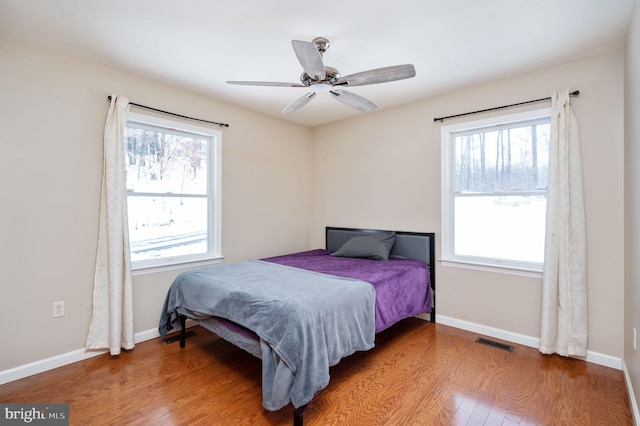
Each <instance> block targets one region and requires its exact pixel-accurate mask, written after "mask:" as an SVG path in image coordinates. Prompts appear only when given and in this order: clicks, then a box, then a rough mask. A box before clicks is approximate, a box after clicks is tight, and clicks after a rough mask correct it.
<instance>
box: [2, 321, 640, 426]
mask: <svg viewBox="0 0 640 426" xmlns="http://www.w3.org/2000/svg"><path fill="white" fill-rule="evenodd" d="M418 317H420V318H422V319H425V320H428V319H429V317H428V315H427V316H420V315H418ZM436 322H438V323H440V324H444V325H448V326H451V327H455V328H459V329H462V330H467V331H471V332H473V333H478V334H482V335H484V336H490V337H495V338H496V339H501V340H506V341H508V342H513V343H518V344H521V345H525V346H530V347H532V348H537V347H538V343H539V339H538V338H536V337H531V336H525V335H523V334H518V333H513V332H510V331H505V330H501V329H498V328H493V327H487V326H484V325H480V324H476V323H472V322H468V321H463V320H459V319H456V318H451V317H446V316H443V315H436ZM194 325H196V323H195V322H193V321H190V320H187V327H192V326H194ZM156 337H160V335H159V334H158V329H156V328H153V329H150V330H145V331H140V332H138V333H136V334H135V342H136V343H140V342H144V341H147V340H151V339H155V338H156ZM106 352H107V351H87V350H86V349H84V348H82V349H76V350H75V351H71V352H67V353H64V354H60V355H56V356H53V357H51V358H46V359H43V360H40V361H36V362H32V363H30V364H25V365H21V366H18V367H15V368H11V369H9V370H4V371H0V385H3V384H5V383H9V382H13V381H14V380H19V379H23V378H25V377H29V376H33V375H35V374H39V373H43V372H45V371H49V370H53V369H54V368H58V367H62V366H64V365H68V364H72V363H74V362H78V361H82V360H85V359H88V358H92V357H94V356H98V355H102V354H104V353H106ZM584 359H585V361H588V362H593V363H594V364H599V365H604V366H606V367H611V368H615V369H617V370H622V368H623V362H622V360H621V359H620V358H615V357H612V356H609V355H604V354H600V353H597V352H591V351H589V352H588V353H587V356H586V357H585V358H584ZM625 376H627V375H626V374H625ZM628 386H629V388H630V382H628ZM633 401H635V399H633ZM636 411H637V407H636ZM634 416H635V412H634ZM636 423H638V422H636ZM638 424H640V423H638Z"/></svg>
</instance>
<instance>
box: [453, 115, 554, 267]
mask: <svg viewBox="0 0 640 426" xmlns="http://www.w3.org/2000/svg"><path fill="white" fill-rule="evenodd" d="M549 140H550V119H549V110H548V109H545V110H538V111H532V112H529V113H524V114H518V115H510V116H503V117H496V118H493V119H488V120H482V121H477V122H473V123H463V124H457V125H452V126H445V127H443V128H442V162H443V164H442V166H443V167H442V170H443V176H442V178H443V179H442V182H443V183H442V184H443V190H442V198H443V199H442V210H443V211H442V218H443V235H442V244H443V246H442V257H443V261H444V262H447V261H450V262H457V263H466V264H476V265H484V266H490V267H502V268H510V269H519V270H525V271H541V270H542V264H543V261H544V238H545V216H546V204H547V173H548V168H549V167H548V166H549Z"/></svg>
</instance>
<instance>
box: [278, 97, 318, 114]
mask: <svg viewBox="0 0 640 426" xmlns="http://www.w3.org/2000/svg"><path fill="white" fill-rule="evenodd" d="M315 95H316V94H315V92H309V93H307V94H306V95H304V96H301V97H299V98H298V99H296V100H295V101H293V102H291V103H290V104H289V105H287V107H286V108H285V109H283V110H282V113H283V114H287V113H289V112H293V111H296V110H299V109H300V108H302V107H303V106H305V105H306V104H308V103H309V101H310V100H311V99H313V97H314V96H315Z"/></svg>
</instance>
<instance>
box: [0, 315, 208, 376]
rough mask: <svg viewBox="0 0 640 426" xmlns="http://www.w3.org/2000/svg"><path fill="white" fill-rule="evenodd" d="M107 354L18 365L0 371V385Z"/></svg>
mask: <svg viewBox="0 0 640 426" xmlns="http://www.w3.org/2000/svg"><path fill="white" fill-rule="evenodd" d="M194 325H196V323H195V322H193V321H191V320H187V328H188V327H192V326H194ZM156 337H160V334H159V333H158V329H157V328H152V329H150V330H145V331H140V332H138V333H136V334H135V336H134V339H135V342H136V343H141V342H144V341H147V340H151V339H155V338H156ZM107 352H108V351H106V350H92V351H88V350H87V349H85V348H82V349H76V350H75V351H71V352H67V353H64V354H60V355H56V356H53V357H51V358H46V359H43V360H40V361H35V362H32V363H30V364H25V365H20V366H18V367H15V368H11V369H9V370H4V371H0V385H3V384H5V383H9V382H13V381H14V380H19V379H24V378H25V377H29V376H33V375H35V374H39V373H43V372H45V371H49V370H53V369H54V368H58V367H62V366H64V365H68V364H73V363H74V362H78V361H83V360H85V359H89V358H93V357H94V356H98V355H102V354H105V353H107Z"/></svg>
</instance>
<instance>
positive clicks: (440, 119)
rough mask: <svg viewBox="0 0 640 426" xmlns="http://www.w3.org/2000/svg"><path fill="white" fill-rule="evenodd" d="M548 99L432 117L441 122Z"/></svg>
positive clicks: (576, 92)
mask: <svg viewBox="0 0 640 426" xmlns="http://www.w3.org/2000/svg"><path fill="white" fill-rule="evenodd" d="M579 94H580V91H579V90H576V91H574V92H571V93H569V96H578V95H579ZM550 100H551V96H549V97H548V98H540V99H534V100H532V101H525V102H518V103H517V104H511V105H502V106H499V107H494V108H487V109H481V110H478V111H471V112H465V113H463V114H456V115H448V116H446V117H436V118H434V119H433V121H439V122H441V123H442V122H443V121H444V120H446V119H448V118H455V117H462V116H464V115H471V114H480V113H481V112H488V111H494V110H496V109H504V108H511V107H515V106H520V105H525V104H532V103H535V102H542V101H550Z"/></svg>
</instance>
